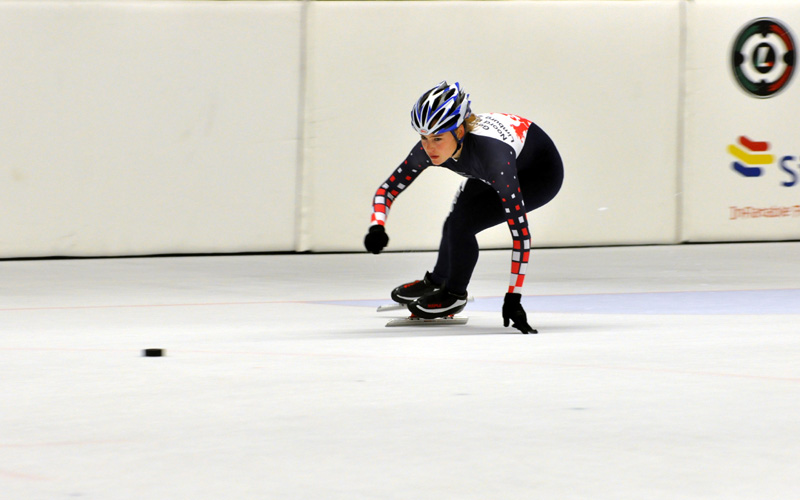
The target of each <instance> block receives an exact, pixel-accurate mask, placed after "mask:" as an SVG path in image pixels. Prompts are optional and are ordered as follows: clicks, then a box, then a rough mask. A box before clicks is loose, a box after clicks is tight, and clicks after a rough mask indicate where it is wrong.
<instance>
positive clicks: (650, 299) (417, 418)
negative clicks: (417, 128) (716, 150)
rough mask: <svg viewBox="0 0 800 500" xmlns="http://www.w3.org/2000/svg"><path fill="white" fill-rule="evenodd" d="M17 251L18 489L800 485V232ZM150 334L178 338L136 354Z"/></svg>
mask: <svg viewBox="0 0 800 500" xmlns="http://www.w3.org/2000/svg"><path fill="white" fill-rule="evenodd" d="M434 257H435V256H434V254H432V253H390V254H383V255H379V256H375V255H368V254H358V255H357V254H331V255H255V256H219V257H216V256H215V257H165V258H133V259H94V260H37V261H5V262H0V299H2V300H1V302H0V497H1V498H3V499H10V500H28V499H44V500H50V499H75V498H82V499H98V500H116V499H137V500H142V499H159V500H163V499H192V500H206V499H208V500H211V499H213V500H219V499H237V500H240V499H326V500H328V499H347V500H353V499H403V500H407V499H481V500H486V499H558V500H562V499H609V500H611V499H613V500H620V499H637V500H642V499H669V500H674V499H720V500H722V499H724V500H732V499H759V500H763V499H770V500H775V499H796V498H800V472H799V471H800V243H797V242H790V243H753V244H723V245H679V246H651V247H616V248H576V249H539V250H534V251H533V252H532V260H531V265H530V267H529V268H528V279H527V281H526V285H525V294H526V296H525V298H524V299H523V305H524V306H525V308H526V310H527V311H528V317H529V321H530V323H531V325H532V326H534V327H535V328H538V329H539V332H540V333H539V334H538V335H521V334H519V333H517V332H516V331H514V330H512V329H511V328H503V326H502V319H501V316H500V306H501V301H502V299H501V297H502V295H503V294H504V292H505V288H506V284H507V280H508V271H509V269H510V255H509V252H508V251H484V252H482V254H481V260H480V262H479V264H478V268H477V269H476V273H475V275H474V277H473V281H472V283H471V285H470V290H469V291H470V293H471V294H472V295H474V296H475V297H476V300H475V302H474V303H472V304H470V306H469V307H468V309H467V311H465V312H466V313H467V314H468V316H469V323H468V324H467V325H466V326H463V327H456V326H449V327H416V328H414V327H411V328H386V327H384V324H385V322H386V321H387V320H388V319H389V318H390V317H394V316H398V314H391V313H381V314H378V313H376V311H375V307H376V306H377V305H379V304H381V303H384V302H385V299H386V298H388V292H389V290H390V289H391V288H392V287H394V286H395V285H398V284H400V283H401V282H404V281H408V280H411V279H415V278H420V277H421V276H422V274H423V273H424V271H425V270H427V269H429V268H430V266H431V265H432V264H433V260H434ZM145 348H162V349H165V350H166V356H165V357H161V358H147V357H142V355H141V353H142V350H143V349H145Z"/></svg>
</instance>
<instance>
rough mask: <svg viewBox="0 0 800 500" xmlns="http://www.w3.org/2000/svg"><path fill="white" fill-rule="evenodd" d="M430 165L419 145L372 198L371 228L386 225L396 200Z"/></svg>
mask: <svg viewBox="0 0 800 500" xmlns="http://www.w3.org/2000/svg"><path fill="white" fill-rule="evenodd" d="M419 152H421V153H422V155H420V154H419ZM428 165H429V162H428V161H427V155H425V151H424V150H423V149H422V145H421V144H417V146H416V147H415V148H414V149H413V150H412V151H411V154H409V155H408V158H406V160H405V161H404V162H403V163H402V164H401V165H400V166H399V167H397V168H396V169H395V171H394V172H393V173H392V175H390V176H389V178H388V179H386V181H385V182H384V183H383V184H381V187H379V188H378V190H377V191H376V192H375V196H373V197H372V220H371V222H370V225H371V226H374V225H376V224H377V225H381V226H384V225H386V219H387V218H388V217H389V210H390V209H391V208H392V203H394V200H395V198H397V196H398V195H399V194H400V193H402V192H403V190H404V189H405V188H407V187H408V186H409V185H410V184H411V183H412V182H414V179H416V178H417V176H419V174H420V173H421V172H422V171H423V170H425V168H426V167H427V166H428Z"/></svg>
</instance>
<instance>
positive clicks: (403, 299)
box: [391, 272, 439, 305]
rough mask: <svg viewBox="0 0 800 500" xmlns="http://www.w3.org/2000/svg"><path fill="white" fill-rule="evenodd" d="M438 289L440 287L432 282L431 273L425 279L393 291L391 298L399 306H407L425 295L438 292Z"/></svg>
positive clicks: (426, 274)
mask: <svg viewBox="0 0 800 500" xmlns="http://www.w3.org/2000/svg"><path fill="white" fill-rule="evenodd" d="M438 288H439V286H438V285H435V284H434V283H433V281H432V280H431V273H429V272H426V273H425V277H424V278H423V279H421V280H416V281H412V282H410V283H405V284H403V285H400V286H398V287H397V288H395V289H394V290H392V293H391V297H392V300H394V301H395V302H397V303H398V304H403V305H405V304H410V303H412V302H413V301H415V300H416V299H418V298H420V297H422V296H423V295H425V294H428V293H431V292H434V291H436V290H437V289H438Z"/></svg>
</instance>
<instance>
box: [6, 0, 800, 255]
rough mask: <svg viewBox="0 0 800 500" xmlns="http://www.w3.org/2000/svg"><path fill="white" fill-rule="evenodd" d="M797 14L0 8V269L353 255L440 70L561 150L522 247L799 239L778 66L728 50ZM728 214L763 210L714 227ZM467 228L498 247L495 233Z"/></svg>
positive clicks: (425, 221)
mask: <svg viewBox="0 0 800 500" xmlns="http://www.w3.org/2000/svg"><path fill="white" fill-rule="evenodd" d="M798 10H800V4H798V3H797V2H788V1H778V0H772V1H756V0H748V1H745V0H730V1H728V0H725V1H723V0H694V1H685V0H664V1H660V0H647V1H635V2H631V1H605V0H595V1H511V2H470V1H465V2H298V1H287V2H282V1H277V2H272V1H270V2H199V1H198V2H188V1H163V2H162V1H108V0H98V1H91V2H90V1H80V2H73V1H27V2H26V1H0V47H2V48H3V50H0V68H2V69H3V84H2V87H0V199H1V200H2V202H3V217H2V218H0V258H5V257H36V256H49V255H74V256H99V255H143V254H155V253H200V252H244V251H286V250H289V251H291V250H314V251H350V250H356V251H358V250H361V241H362V238H363V234H364V232H365V230H366V228H367V225H368V221H369V213H370V201H371V197H372V194H373V192H374V191H375V189H376V188H377V186H378V185H379V184H380V183H381V182H382V181H383V180H384V179H385V177H386V176H387V175H388V174H389V173H390V172H391V171H392V170H393V168H394V167H395V166H396V165H397V164H398V163H399V162H400V161H402V159H403V158H404V157H405V156H406V154H407V153H408V151H409V148H410V147H411V146H412V145H413V144H414V143H415V142H416V140H417V137H416V136H415V135H414V133H413V131H412V130H411V128H410V126H409V124H408V114H409V109H410V107H411V105H412V103H413V101H414V100H415V99H416V98H417V97H418V95H419V94H420V93H421V92H422V91H423V90H425V89H426V88H428V87H430V86H432V85H434V84H435V83H437V82H438V81H439V80H441V79H447V80H449V81H453V80H459V81H461V82H462V83H463V84H464V86H465V87H466V88H467V90H468V91H469V92H470V93H471V94H472V97H473V104H474V109H475V111H477V112H484V111H500V112H512V113H517V114H520V115H523V116H526V117H528V118H530V119H532V120H534V121H535V122H537V123H538V124H539V125H541V126H542V127H543V128H544V129H545V130H547V131H548V132H549V133H550V134H551V136H552V137H553V139H554V140H555V142H556V144H557V145H558V146H559V148H560V150H561V152H562V156H563V157H564V163H565V167H566V179H565V184H564V187H563V190H562V192H561V193H560V194H559V195H558V197H557V198H556V199H555V200H554V201H553V202H552V203H551V204H550V205H548V206H546V207H544V208H543V209H541V210H538V211H536V212H535V213H534V214H533V215H532V218H531V219H532V227H533V234H534V240H533V241H534V245H536V246H551V245H604V244H637V243H675V242H679V241H685V240H686V241H726V240H741V239H785V238H800V215H796V216H795V215H794V214H795V212H797V213H798V214H800V208H797V207H798V206H800V197H798V195H797V193H798V192H800V191H799V190H800V182H795V181H794V179H795V176H797V177H798V179H800V143H798V141H797V134H796V133H795V129H796V128H797V127H796V126H794V123H796V122H797V118H796V117H797V116H800V86H799V85H798V83H797V81H796V80H797V78H799V77H798V76H797V75H795V77H794V81H793V82H791V83H790V85H789V86H788V87H787V88H786V89H785V90H784V92H782V93H781V94H780V95H778V96H776V97H773V98H770V99H754V98H752V97H750V96H748V95H745V94H744V93H743V92H742V91H741V90H740V89H739V88H738V87H737V85H736V83H735V81H734V79H733V77H732V75H731V71H730V63H729V58H730V49H731V44H732V43H733V39H734V37H735V35H736V33H737V31H738V30H739V29H740V28H741V27H742V26H743V25H745V24H746V23H748V22H749V21H751V20H752V19H755V18H758V17H775V18H778V19H780V20H781V21H782V22H784V23H785V24H786V25H788V26H789V28H790V29H792V30H793V33H794V35H795V40H797V38H796V36H797V31H798V30H800V12H798ZM306 14H307V18H306ZM433 26H435V27H436V30H435V31H434V30H432V28H431V27H433ZM684 34H685V44H684V41H683V37H684ZM304 49H305V52H302V51H303V50H304ZM684 49H685V52H684ZM684 55H685V56H686V59H685V60H684V59H683V57H684ZM684 82H685V86H684ZM684 89H685V95H684V93H683V92H684ZM301 97H304V100H303V99H301ZM301 107H302V108H303V110H304V114H303V115H302V116H300V110H301ZM681 132H683V135H682V136H681ZM301 134H302V135H303V136H302V137H301ZM740 136H746V137H748V138H750V139H752V140H756V141H763V142H768V143H769V153H770V154H772V155H773V161H772V163H771V164H770V165H768V166H765V168H764V173H763V175H761V176H760V177H757V178H745V177H743V176H741V175H738V174H737V173H736V172H734V171H733V170H732V168H731V164H732V161H733V158H732V156H731V154H730V153H729V150H728V146H730V145H731V144H734V143H735V142H736V141H737V140H738V138H739V137H740ZM301 152H302V155H300V154H299V153H301ZM460 182H461V178H459V177H458V176H456V175H455V174H452V173H450V172H447V171H442V170H440V169H429V171H428V172H426V173H425V174H424V175H423V176H421V177H420V178H419V179H418V180H417V181H416V182H415V184H414V185H413V186H411V187H410V188H409V189H408V190H407V191H406V192H405V193H404V194H403V195H402V196H401V197H400V198H399V199H398V201H397V202H396V203H395V205H394V208H393V211H392V213H391V215H390V219H389V225H388V228H389V233H390V236H391V237H392V242H391V246H390V249H394V250H404V249H432V248H435V247H436V245H437V243H438V238H439V231H440V227H441V223H442V220H443V219H444V217H445V215H446V213H447V211H448V209H449V206H450V203H451V200H452V196H453V194H454V192H455V189H456V187H457V185H458V184H459V183H460ZM748 207H751V208H753V209H755V210H756V211H755V212H748V213H749V214H751V215H752V214H759V215H761V216H760V217H753V216H743V217H736V218H734V217H732V214H736V213H737V212H735V211H733V210H732V208H742V209H747V208H748ZM759 210H760V211H759ZM678 214H681V215H682V216H680V217H679V215H678ZM775 214H777V216H773V215H775ZM786 214H789V215H786ZM768 215H769V216H768ZM481 241H482V243H483V244H484V246H487V247H505V246H506V245H507V244H508V242H509V237H508V233H507V229H506V228H505V227H502V226H500V227H498V228H495V229H492V230H489V231H487V232H485V233H484V234H482V235H481Z"/></svg>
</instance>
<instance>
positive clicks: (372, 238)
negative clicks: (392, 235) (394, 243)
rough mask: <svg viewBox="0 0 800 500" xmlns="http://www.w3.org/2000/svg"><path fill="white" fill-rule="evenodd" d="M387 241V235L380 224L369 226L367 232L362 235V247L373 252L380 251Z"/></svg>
mask: <svg viewBox="0 0 800 500" xmlns="http://www.w3.org/2000/svg"><path fill="white" fill-rule="evenodd" d="M388 243H389V236H388V235H387V234H386V229H384V228H383V226H381V225H380V224H376V225H374V226H370V228H369V232H368V233H367V235H366V236H365V237H364V247H365V248H366V249H367V251H369V252H372V253H374V254H378V253H381V250H383V249H384V247H385V246H386V245H387V244H388Z"/></svg>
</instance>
